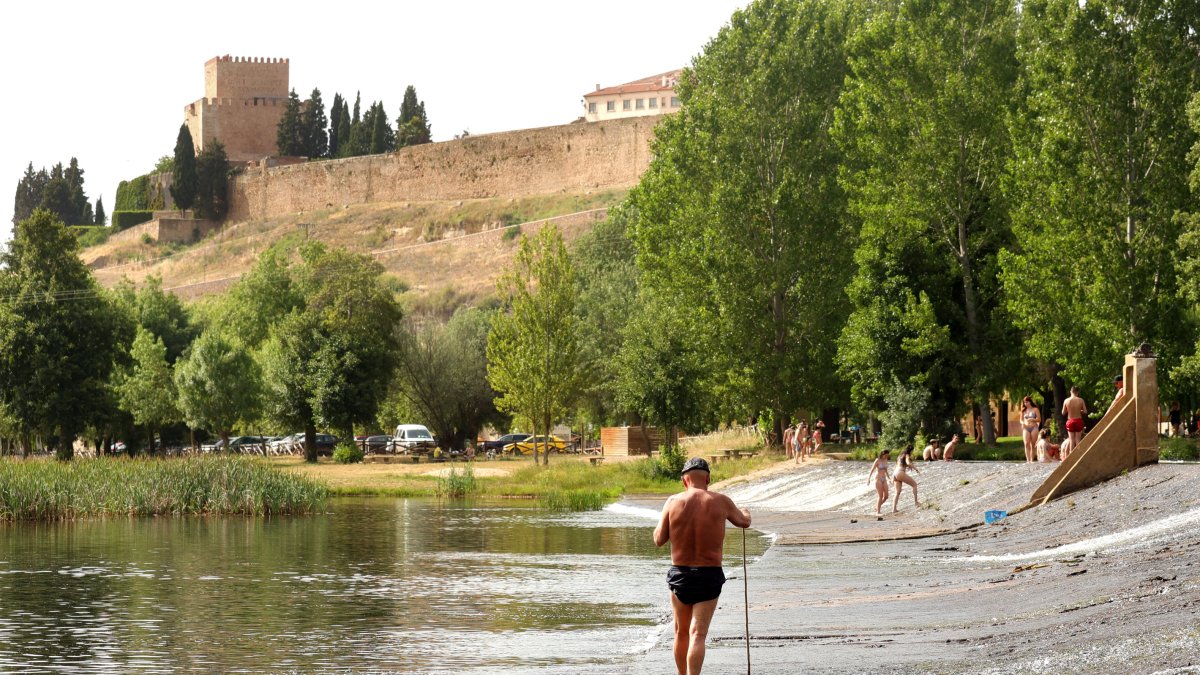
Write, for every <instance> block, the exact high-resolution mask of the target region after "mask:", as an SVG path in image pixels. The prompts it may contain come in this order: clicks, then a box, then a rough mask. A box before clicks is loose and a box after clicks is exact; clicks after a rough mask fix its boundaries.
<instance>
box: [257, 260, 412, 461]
mask: <svg viewBox="0 0 1200 675" xmlns="http://www.w3.org/2000/svg"><path fill="white" fill-rule="evenodd" d="M301 258H302V260H303V262H304V264H303V265H302V266H301V268H300V269H299V270H298V272H297V276H296V279H295V283H296V288H297V289H298V290H299V295H300V297H302V298H303V300H302V302H303V304H302V306H301V307H298V308H297V309H295V310H293V311H292V312H291V313H290V314H289V315H288V316H287V317H286V318H284V319H283V320H282V321H279V322H278V323H277V324H276V325H275V326H273V327H272V329H271V332H270V336H269V337H268V339H267V342H266V343H264V345H263V347H262V349H260V351H259V354H260V355H261V357H262V359H263V373H264V381H265V382H266V404H267V413H268V416H269V417H270V418H272V419H273V420H275V421H276V422H278V423H279V424H283V425H298V426H302V427H303V428H304V431H305V437H306V440H305V448H306V450H305V456H306V458H307V459H308V461H312V462H315V461H316V459H317V456H316V447H315V446H314V445H313V440H314V439H313V436H314V435H315V433H316V426H317V425H318V424H320V425H322V426H324V427H327V428H329V429H332V430H334V431H336V432H338V433H341V434H344V435H349V434H351V433H352V432H353V427H354V425H355V424H361V425H369V424H371V423H372V422H373V420H374V418H375V415H376V412H377V411H378V408H379V405H380V403H381V402H382V400H383V398H384V397H385V396H386V395H387V391H388V384H389V382H390V380H391V378H392V377H393V373H394V371H395V368H396V354H397V350H398V345H397V332H396V331H397V328H398V324H399V321H400V318H401V311H400V307H399V305H398V304H397V303H396V300H395V298H394V297H393V296H392V294H391V293H390V292H388V291H387V290H386V289H385V288H383V286H382V285H381V284H380V281H379V279H380V275H381V274H382V271H383V270H382V268H381V267H380V265H379V263H377V262H375V261H374V260H372V259H370V258H368V257H365V256H361V255H358V254H353V253H350V252H348V251H346V250H344V249H333V250H327V249H325V248H324V247H323V246H321V245H319V244H310V245H308V246H306V247H305V248H304V250H303V251H302V252H301Z"/></svg>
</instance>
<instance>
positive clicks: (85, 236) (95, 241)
mask: <svg viewBox="0 0 1200 675" xmlns="http://www.w3.org/2000/svg"><path fill="white" fill-rule="evenodd" d="M71 231H72V232H74V233H75V238H76V239H78V240H79V245H80V246H82V247H83V248H87V247H89V246H99V245H100V244H103V243H104V242H106V241H108V235H110V234H112V230H111V229H109V228H108V227H105V226H104V225H73V226H72V227H71Z"/></svg>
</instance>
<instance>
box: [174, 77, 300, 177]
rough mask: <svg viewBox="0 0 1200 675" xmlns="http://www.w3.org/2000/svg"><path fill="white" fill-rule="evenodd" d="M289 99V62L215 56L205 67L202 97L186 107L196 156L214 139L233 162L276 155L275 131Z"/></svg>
mask: <svg viewBox="0 0 1200 675" xmlns="http://www.w3.org/2000/svg"><path fill="white" fill-rule="evenodd" d="M287 99H288V60H287V59H268V58H248V57H242V56H228V55H227V56H217V57H214V58H212V59H209V60H208V61H207V62H206V63H205V64H204V98H202V99H200V100H198V101H196V102H195V103H190V104H188V105H187V106H184V109H183V114H184V121H185V122H186V123H187V125H188V131H190V132H191V134H192V142H193V143H195V145H196V152H200V151H201V150H203V149H204V147H205V146H206V145H207V144H211V142H212V141H213V140H218V141H220V142H221V143H222V144H223V145H224V146H225V153H226V154H227V155H228V156H229V161H231V162H253V161H257V160H260V159H262V158H264V157H269V156H271V155H275V154H277V151H276V147H275V135H276V129H277V128H278V126H279V120H280V118H282V117H283V110H284V107H285V106H286V105H287Z"/></svg>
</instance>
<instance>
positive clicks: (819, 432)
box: [783, 420, 825, 464]
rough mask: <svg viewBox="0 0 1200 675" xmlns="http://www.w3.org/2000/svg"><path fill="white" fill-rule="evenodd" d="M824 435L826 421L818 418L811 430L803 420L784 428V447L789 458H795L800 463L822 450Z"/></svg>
mask: <svg viewBox="0 0 1200 675" xmlns="http://www.w3.org/2000/svg"><path fill="white" fill-rule="evenodd" d="M824 436H825V423H824V422H822V421H821V420H817V423H816V424H814V425H813V427H812V429H811V430H810V429H809V427H808V423H807V422H804V421H801V422H799V423H798V424H793V425H791V426H789V427H788V428H786V429H784V430H783V449H784V451H785V452H787V456H788V459H794V460H795V461H796V463H797V464H799V463H800V462H803V461H806V459H807V458H808V457H810V456H812V455H815V454H816V453H818V452H820V451H821V445H822V444H823V443H824V440H825V439H824Z"/></svg>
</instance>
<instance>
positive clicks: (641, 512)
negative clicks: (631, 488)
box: [604, 504, 661, 520]
mask: <svg viewBox="0 0 1200 675" xmlns="http://www.w3.org/2000/svg"><path fill="white" fill-rule="evenodd" d="M604 510H605V511H608V512H609V513H619V514H621V515H625V516H637V517H638V518H650V519H652V520H658V518H659V516H660V515H661V514H660V513H659V512H658V511H655V510H654V509H648V508H646V507H644V506H630V505H628V504H609V505H608V506H606V507H604Z"/></svg>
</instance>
